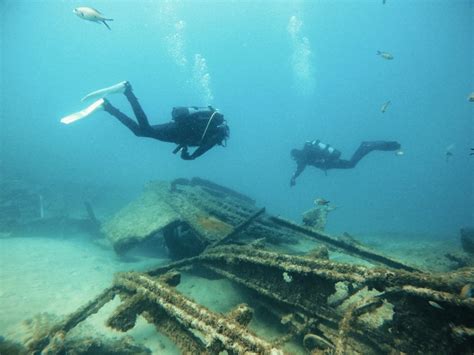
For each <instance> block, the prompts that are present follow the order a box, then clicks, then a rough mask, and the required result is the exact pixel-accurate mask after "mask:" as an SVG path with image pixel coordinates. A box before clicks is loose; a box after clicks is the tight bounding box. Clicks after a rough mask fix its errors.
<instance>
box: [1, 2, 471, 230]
mask: <svg viewBox="0 0 474 355" xmlns="http://www.w3.org/2000/svg"><path fill="white" fill-rule="evenodd" d="M84 5H87V6H92V7H95V8H97V9H99V10H100V11H101V12H103V13H104V15H105V16H106V17H111V18H113V19H114V21H113V22H110V26H111V28H112V30H111V31H109V30H108V29H107V28H106V27H105V26H104V25H102V24H95V23H92V22H87V21H83V20H81V19H79V18H78V17H77V16H75V15H74V14H73V13H72V10H73V9H74V8H75V7H77V6H84ZM0 9H1V17H2V18H1V21H0V22H1V26H2V28H1V29H2V36H1V41H2V43H1V61H2V63H1V68H2V69H1V95H0V98H1V103H0V108H1V154H2V156H1V163H2V165H3V168H4V169H5V170H7V171H12V172H15V173H16V174H20V175H21V176H23V177H24V178H26V179H29V180H32V181H36V182H40V183H48V184H49V185H52V186H54V185H55V184H57V186H66V187H67V186H75V185H78V184H79V185H80V184H88V185H90V184H92V185H94V184H95V185H98V186H104V185H108V186H110V189H120V190H121V191H127V192H128V191H129V192H130V194H136V193H138V192H139V191H140V189H141V188H142V186H143V185H144V184H145V183H146V182H147V181H149V180H156V179H159V180H170V179H174V178H176V177H193V176H199V177H202V178H206V179H210V180H213V181H215V182H218V183H220V184H223V185H226V186H229V187H232V188H235V189H237V190H239V191H241V192H244V193H246V194H248V195H250V196H252V197H254V198H255V199H256V200H257V201H258V204H259V205H261V206H266V207H267V209H268V210H269V211H270V212H272V213H275V214H279V215H282V216H285V217H288V218H292V219H295V220H298V219H299V218H300V215H301V213H302V212H303V211H305V210H307V209H309V208H310V207H311V206H312V203H313V199H314V198H316V197H320V196H322V197H325V198H327V199H329V200H330V201H331V202H332V203H333V204H335V205H337V206H338V209H337V210H336V211H335V212H333V213H332V214H331V215H330V221H329V225H328V229H329V231H330V232H334V233H338V232H341V231H350V232H355V233H357V232H363V233H378V232H382V233H384V232H399V233H404V232H408V231H410V232H413V231H417V232H423V233H428V234H435V235H446V236H447V237H449V238H451V237H452V236H457V234H458V230H459V228H460V227H461V226H463V225H467V224H470V223H471V224H472V221H473V220H474V199H473V198H474V196H473V181H474V180H473V177H474V169H473V164H474V156H469V151H470V148H471V147H473V146H474V137H473V134H474V128H473V117H474V111H473V110H474V103H470V102H468V101H467V96H468V94H469V93H470V92H473V91H474V65H473V63H474V60H473V58H474V49H473V46H474V38H473V33H474V28H473V26H474V6H473V1H462V0H439V1H436V0H431V1H413V0H387V3H386V4H385V5H383V4H382V0H374V1H291V2H290V1H252V2H251V1H90V2H87V3H84V2H76V1H18V0H15V1H13V0H4V1H1V2H0ZM377 50H382V51H387V52H390V53H392V54H393V55H394V57H395V59H394V60H392V61H386V60H384V59H382V58H380V57H379V56H377V55H376V52H377ZM122 80H129V81H130V82H131V83H132V85H133V87H134V91H135V93H136V95H137V96H138V98H139V100H140V102H141V103H142V105H143V107H144V109H145V111H146V112H147V114H148V116H149V118H150V120H151V121H152V123H160V122H166V121H167V120H169V119H170V112H171V109H172V107H173V106H187V105H196V106H203V105H208V104H212V105H214V106H215V107H217V108H219V109H220V110H221V111H222V112H223V113H224V114H225V117H226V119H227V120H228V123H229V125H230V128H231V138H230V140H229V142H228V146H227V147H226V148H225V149H224V148H221V147H217V148H214V149H213V150H211V151H210V152H208V153H207V154H205V155H204V156H202V157H201V158H199V159H197V160H195V161H182V160H180V159H179V157H177V156H175V155H173V154H171V151H172V150H173V149H174V146H173V145H171V144H167V143H163V142H159V141H154V140H148V139H144V138H140V139H139V138H137V137H135V136H134V135H133V134H131V132H130V131H128V130H127V129H126V128H125V127H123V126H121V125H120V124H119V123H118V122H117V121H116V120H115V119H113V118H112V117H110V116H108V115H107V114H106V113H103V112H101V113H97V114H96V115H94V116H93V117H91V118H87V119H85V120H83V121H80V122H77V123H74V124H72V125H69V126H64V125H62V124H60V123H59V119H60V118H61V117H63V116H65V115H67V114H70V113H72V112H75V111H78V110H80V109H82V108H84V107H85V104H83V103H81V102H80V99H81V98H82V97H83V96H84V95H85V94H87V93H88V92H90V91H93V90H96V89H99V88H102V87H105V86H109V85H112V84H114V83H116V82H119V81H122ZM110 100H111V102H112V103H113V104H115V105H117V106H118V107H119V108H120V109H122V110H124V111H126V112H128V113H130V108H129V107H128V105H127V102H126V100H125V99H124V97H123V96H121V95H119V96H114V97H111V98H110ZM387 100H391V102H392V105H391V106H390V107H389V108H388V110H387V112H386V113H385V114H382V113H381V112H380V107H381V105H382V104H383V103H384V102H385V101H387ZM317 138H319V139H321V140H322V141H324V142H327V143H330V144H332V145H333V146H334V147H336V148H337V149H339V150H341V151H342V152H343V157H345V158H349V157H350V156H351V155H352V152H353V151H354V150H355V149H356V148H357V146H358V145H359V143H360V142H361V141H363V140H380V139H384V140H397V141H399V142H400V143H401V144H402V148H403V150H404V152H405V155H404V156H396V155H395V154H393V152H375V153H372V154H370V155H369V156H367V157H366V158H365V159H364V160H363V161H361V163H360V164H359V165H358V166H357V167H356V168H355V169H352V170H340V171H337V170H332V171H329V172H328V174H327V176H325V174H324V173H323V172H321V171H318V170H317V169H315V168H311V167H308V168H307V169H306V171H305V172H304V173H303V174H302V175H301V177H300V178H299V179H298V182H297V185H296V186H295V187H294V188H290V186H289V179H290V176H291V174H292V172H293V171H294V169H295V164H294V162H293V161H292V160H291V158H290V154H289V152H290V150H291V149H292V148H300V147H301V146H302V145H303V143H304V142H305V141H306V140H312V139H317ZM452 144H454V148H453V149H452V152H453V154H454V155H453V156H452V158H451V159H450V160H449V161H446V158H445V152H446V148H447V147H448V146H450V145H452ZM104 194H105V195H106V194H107V191H106V190H104ZM104 199H106V198H102V200H104ZM119 207H120V206H119Z"/></svg>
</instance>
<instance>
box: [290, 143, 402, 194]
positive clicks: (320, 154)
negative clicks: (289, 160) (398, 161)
mask: <svg viewBox="0 0 474 355" xmlns="http://www.w3.org/2000/svg"><path fill="white" fill-rule="evenodd" d="M398 149H400V144H399V143H398V142H386V141H374V142H362V143H361V144H360V146H359V148H357V150H356V151H355V152H354V154H353V155H352V158H351V159H350V160H345V159H341V158H340V156H341V152H339V151H338V150H336V149H334V148H332V147H331V146H330V145H329V144H324V143H321V142H320V141H319V140H317V141H312V142H306V143H305V145H304V147H303V149H301V150H300V149H293V150H292V151H291V155H292V157H293V159H294V160H295V161H296V164H297V166H296V171H295V172H294V174H293V176H292V177H291V181H290V185H291V186H293V185H295V183H296V178H297V177H298V176H299V175H300V174H301V173H302V172H303V170H304V169H305V168H306V166H307V165H312V166H314V167H316V168H318V169H321V170H324V171H326V170H329V169H352V168H354V167H355V166H356V165H357V163H358V162H359V161H360V160H361V159H362V158H363V157H364V156H366V155H367V154H368V153H370V152H371V151H373V150H384V151H395V150H398Z"/></svg>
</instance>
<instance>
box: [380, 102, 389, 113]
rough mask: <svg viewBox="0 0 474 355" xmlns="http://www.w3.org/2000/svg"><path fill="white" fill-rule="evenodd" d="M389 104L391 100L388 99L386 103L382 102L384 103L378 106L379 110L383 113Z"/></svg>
mask: <svg viewBox="0 0 474 355" xmlns="http://www.w3.org/2000/svg"><path fill="white" fill-rule="evenodd" d="M390 104H391V101H390V100H388V101H387V102H386V103H384V104H383V105H382V107H381V108H380V111H381V112H382V113H385V111H387V109H388V106H390Z"/></svg>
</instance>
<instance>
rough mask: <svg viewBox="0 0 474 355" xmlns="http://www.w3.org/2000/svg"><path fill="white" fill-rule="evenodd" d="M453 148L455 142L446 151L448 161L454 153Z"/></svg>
mask: <svg viewBox="0 0 474 355" xmlns="http://www.w3.org/2000/svg"><path fill="white" fill-rule="evenodd" d="M453 148H454V144H450V145H448V146H447V147H446V153H445V155H446V161H448V160H449V159H450V158H451V157H452V156H453V155H454V154H453V152H452V150H453Z"/></svg>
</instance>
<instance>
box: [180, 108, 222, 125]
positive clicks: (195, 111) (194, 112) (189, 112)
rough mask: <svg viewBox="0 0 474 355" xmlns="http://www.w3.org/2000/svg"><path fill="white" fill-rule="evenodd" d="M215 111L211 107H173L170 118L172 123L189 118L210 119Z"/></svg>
mask: <svg viewBox="0 0 474 355" xmlns="http://www.w3.org/2000/svg"><path fill="white" fill-rule="evenodd" d="M215 111H216V109H215V108H213V107H212V106H207V107H196V106H189V107H173V111H171V117H172V118H173V120H174V121H177V122H178V121H181V120H182V119H186V118H189V117H191V116H192V117H204V118H206V117H207V118H208V117H210V116H211V115H212V114H213V113H214V112H215Z"/></svg>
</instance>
